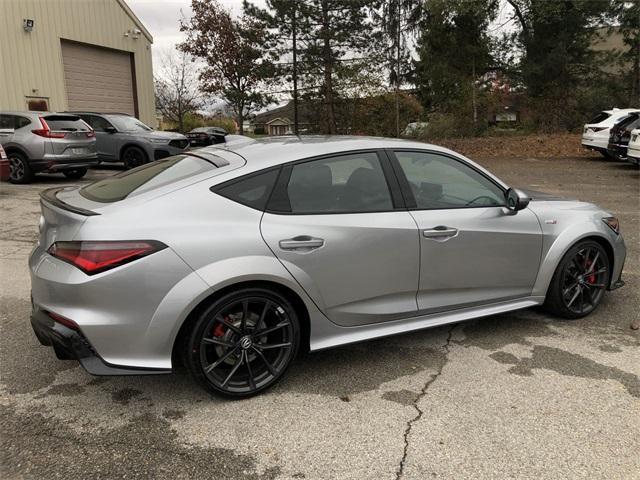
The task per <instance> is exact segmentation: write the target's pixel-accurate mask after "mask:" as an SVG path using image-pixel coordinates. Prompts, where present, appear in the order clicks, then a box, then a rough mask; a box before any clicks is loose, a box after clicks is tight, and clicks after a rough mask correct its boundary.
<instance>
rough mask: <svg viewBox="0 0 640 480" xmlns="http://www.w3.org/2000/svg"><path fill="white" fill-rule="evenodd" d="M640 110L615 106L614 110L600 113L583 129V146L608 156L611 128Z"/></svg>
mask: <svg viewBox="0 0 640 480" xmlns="http://www.w3.org/2000/svg"><path fill="white" fill-rule="evenodd" d="M638 110H640V109H638V108H614V109H613V110H604V111H602V112H600V113H598V114H597V115H596V116H595V117H594V118H593V119H591V121H589V123H587V124H586V125H585V126H584V129H583V130H582V146H583V147H585V148H588V149H589V150H595V151H596V152H600V153H601V154H602V155H603V156H605V157H607V158H608V157H609V155H608V154H607V145H608V144H609V130H610V129H611V127H613V126H614V125H615V124H616V123H618V121H619V120H621V119H622V118H623V117H626V116H627V115H628V114H630V113H632V112H637V111H638Z"/></svg>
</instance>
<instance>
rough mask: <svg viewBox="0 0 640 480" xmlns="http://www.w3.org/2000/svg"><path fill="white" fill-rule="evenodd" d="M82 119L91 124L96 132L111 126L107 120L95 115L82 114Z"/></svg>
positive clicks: (103, 130)
mask: <svg viewBox="0 0 640 480" xmlns="http://www.w3.org/2000/svg"><path fill="white" fill-rule="evenodd" d="M82 119H83V120H84V121H85V122H87V123H88V124H89V125H91V128H93V129H94V130H95V131H96V132H105V131H106V129H107V128H108V127H113V125H111V124H110V123H109V122H108V121H107V120H105V119H104V118H102V117H97V116H95V115H83V116H82Z"/></svg>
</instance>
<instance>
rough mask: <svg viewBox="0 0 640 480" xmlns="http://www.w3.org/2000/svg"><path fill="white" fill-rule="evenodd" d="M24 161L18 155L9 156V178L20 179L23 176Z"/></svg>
mask: <svg viewBox="0 0 640 480" xmlns="http://www.w3.org/2000/svg"><path fill="white" fill-rule="evenodd" d="M24 175H25V169H24V163H23V162H22V160H21V159H20V158H18V157H9V179H11V180H14V181H20V180H22V179H23V178H24Z"/></svg>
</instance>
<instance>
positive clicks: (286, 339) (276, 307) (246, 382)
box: [183, 288, 300, 397]
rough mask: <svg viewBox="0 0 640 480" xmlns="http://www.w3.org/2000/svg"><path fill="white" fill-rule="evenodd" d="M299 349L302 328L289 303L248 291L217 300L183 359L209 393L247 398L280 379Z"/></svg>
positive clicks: (267, 292) (197, 327)
mask: <svg viewBox="0 0 640 480" xmlns="http://www.w3.org/2000/svg"><path fill="white" fill-rule="evenodd" d="M299 344H300V324H299V321H298V316H297V315H296V312H295V310H294V308H293V307H292V306H291V304H290V303H289V301H288V300H287V299H286V298H284V297H283V296H282V295H280V294H278V293H276V292H274V291H271V290H267V289H261V288H248V289H243V290H239V291H237V292H233V293H230V294H227V295H225V296H223V297H222V298H220V299H218V300H216V301H215V302H214V303H213V304H212V305H211V306H210V307H209V308H207V309H206V310H205V311H204V312H203V313H202V314H201V315H200V316H199V317H198V318H197V320H196V322H195V324H194V327H193V330H192V333H191V335H190V336H189V337H188V339H187V341H186V343H185V347H184V348H185V350H184V352H183V356H184V363H185V365H186V366H187V368H188V369H189V371H190V372H191V374H192V375H193V377H194V378H195V379H196V380H197V381H198V382H199V383H200V384H201V385H203V386H204V387H205V388H206V389H207V390H209V391H211V392H213V393H218V394H222V395H227V396H232V397H248V396H251V395H255V394H257V393H259V392H261V391H263V390H265V389H267V388H269V387H270V386H272V385H273V384H274V383H276V382H277V381H278V380H279V379H280V378H281V377H282V375H283V374H284V373H285V371H286V370H287V369H288V368H289V365H290V363H291V361H292V360H293V358H295V356H296V353H297V351H298V346H299Z"/></svg>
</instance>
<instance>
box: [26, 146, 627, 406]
mask: <svg viewBox="0 0 640 480" xmlns="http://www.w3.org/2000/svg"><path fill="white" fill-rule="evenodd" d="M41 207H42V215H43V216H42V219H41V220H40V240H39V243H38V246H37V247H36V248H35V250H34V251H33V253H32V255H31V257H30V260H29V265H30V270H31V281H32V295H33V296H32V298H33V301H32V303H33V312H32V320H31V322H32V326H33V329H34V330H35V332H36V335H37V336H38V338H39V339H40V341H41V342H42V343H43V344H45V345H53V347H54V349H55V351H56V353H57V354H58V356H59V357H60V358H76V359H78V360H80V362H81V364H82V365H83V366H84V367H85V368H86V369H87V370H88V371H89V372H91V373H94V374H100V375H109V374H114V375H118V374H143V373H168V372H170V371H171V369H172V368H173V367H174V364H173V360H172V359H177V358H180V357H181V358H182V361H183V362H184V364H185V365H186V367H187V368H188V369H189V371H190V372H191V374H192V375H193V377H194V378H195V379H196V380H197V381H198V382H200V383H201V384H202V385H203V386H204V387H205V388H207V389H208V390H210V391H211V392H214V393H220V394H225V395H230V396H247V395H253V394H256V393H258V392H260V391H262V390H264V389H266V388H268V387H269V386H271V385H273V384H274V383H275V382H276V381H277V380H278V379H279V378H280V377H282V375H283V374H284V372H285V371H286V370H287V368H288V367H289V365H290V364H291V361H292V360H293V358H294V357H295V356H296V353H297V352H298V351H299V350H312V351H314V350H321V349H326V348H330V347H335V346H338V345H343V344H348V343H351V342H360V341H363V340H368V339H373V338H378V337H383V336H388V335H393V334H399V333H404V332H410V331H414V330H418V329H423V328H428V327H434V326H438V325H443V324H447V323H452V322H460V321H463V320H467V319H471V318H477V317H482V316H486V315H493V314H497V313H501V312H508V311H512V310H517V309H521V308H527V307H531V306H534V305H544V307H545V308H546V309H547V310H548V311H549V312H551V313H552V314H554V315H557V316H559V317H563V318H580V317H584V316H586V315H588V314H590V313H591V312H593V311H594V310H595V309H596V308H597V307H598V305H599V304H600V303H601V301H602V298H603V296H604V295H605V292H606V290H610V289H614V288H617V287H620V286H622V285H623V282H622V280H621V278H620V277H621V272H622V267H623V264H624V261H625V254H626V248H625V244H624V240H623V238H622V235H621V234H620V226H619V224H618V220H617V219H616V218H615V217H614V216H613V215H612V214H611V213H610V212H607V211H606V210H603V209H602V208H600V207H598V206H596V205H593V204H591V203H586V202H581V201H578V200H569V199H564V198H558V197H554V196H551V195H545V194H542V193H535V192H529V193H527V192H525V191H521V190H517V189H514V188H511V187H509V186H508V185H507V184H505V183H504V182H502V181H501V180H500V179H498V178H497V177H495V176H494V175H492V174H491V173H489V172H488V171H487V170H485V169H483V168H482V167H480V166H479V165H477V164H476V163H474V162H472V161H470V160H468V159H466V158H465V157H463V156H461V155H458V154H456V153H454V152H452V151H450V150H447V149H445V148H441V147H437V146H434V145H427V144H424V143H418V142H410V141H403V140H397V139H380V138H377V139H375V138H366V137H280V138H271V139H265V140H259V141H255V140H254V141H252V142H245V143H237V144H235V145H231V146H224V147H222V146H221V147H217V146H212V147H206V148H203V149H200V150H198V151H196V152H185V153H184V154H181V155H177V156H175V157H171V158H167V159H164V160H161V161H159V162H155V163H152V164H149V165H147V166H144V167H141V168H138V169H136V170H134V171H132V172H123V173H121V174H119V175H116V176H115V177H112V178H108V179H104V180H101V181H98V182H96V183H93V184H90V185H87V186H84V187H82V188H80V187H73V188H64V189H50V190H46V191H45V192H43V194H42V200H41Z"/></svg>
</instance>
